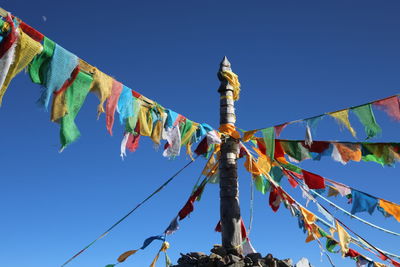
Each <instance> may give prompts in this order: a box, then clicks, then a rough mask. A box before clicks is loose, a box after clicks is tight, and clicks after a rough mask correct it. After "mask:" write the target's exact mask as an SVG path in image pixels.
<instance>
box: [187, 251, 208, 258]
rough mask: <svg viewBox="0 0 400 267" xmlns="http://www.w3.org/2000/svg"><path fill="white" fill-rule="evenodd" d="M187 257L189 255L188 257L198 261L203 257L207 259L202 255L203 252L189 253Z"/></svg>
mask: <svg viewBox="0 0 400 267" xmlns="http://www.w3.org/2000/svg"><path fill="white" fill-rule="evenodd" d="M188 255H189V256H190V257H192V258H196V259H199V258H201V257H204V256H206V257H207V255H206V254H204V253H203V252H190V253H188Z"/></svg>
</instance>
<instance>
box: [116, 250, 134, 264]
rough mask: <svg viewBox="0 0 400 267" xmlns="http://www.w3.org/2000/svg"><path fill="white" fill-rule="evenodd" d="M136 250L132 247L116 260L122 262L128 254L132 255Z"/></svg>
mask: <svg viewBox="0 0 400 267" xmlns="http://www.w3.org/2000/svg"><path fill="white" fill-rule="evenodd" d="M137 251H138V250H137V249H134V250H129V251H127V252H124V253H122V254H121V255H120V256H119V257H118V259H117V261H118V262H124V261H125V260H126V259H127V258H128V257H129V256H132V255H133V254H135V253H136V252H137Z"/></svg>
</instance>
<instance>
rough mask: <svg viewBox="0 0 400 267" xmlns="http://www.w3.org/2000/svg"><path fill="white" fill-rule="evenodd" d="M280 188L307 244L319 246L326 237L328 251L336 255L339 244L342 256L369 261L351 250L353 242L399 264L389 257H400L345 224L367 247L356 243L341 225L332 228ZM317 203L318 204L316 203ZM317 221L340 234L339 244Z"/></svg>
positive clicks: (332, 217)
mask: <svg viewBox="0 0 400 267" xmlns="http://www.w3.org/2000/svg"><path fill="white" fill-rule="evenodd" d="M279 188H280V191H281V192H282V196H283V199H289V198H290V200H291V201H290V202H287V205H285V207H286V208H288V209H289V210H293V209H294V210H295V212H292V214H294V215H295V216H298V218H299V226H300V228H302V229H303V230H304V231H305V232H308V235H307V239H306V242H309V241H312V240H317V241H318V242H319V244H320V241H319V238H321V237H325V238H326V239H327V242H326V249H327V250H328V251H330V252H333V253H336V251H335V250H334V247H335V246H336V245H337V244H339V246H340V247H341V249H340V250H341V251H342V253H343V254H342V255H343V257H345V256H346V257H354V258H353V259H355V260H356V261H358V259H359V258H360V257H362V258H361V259H367V257H365V256H364V255H361V254H360V253H359V252H357V251H355V250H354V249H351V248H350V247H349V244H350V243H351V242H352V243H354V244H356V245H359V246H360V247H362V248H364V249H366V250H368V251H370V252H372V253H374V254H375V255H378V256H379V257H380V258H381V259H383V260H385V261H386V260H388V261H390V262H391V263H392V264H393V262H395V264H398V263H397V262H396V261H394V260H393V259H391V258H389V255H391V256H392V257H400V256H397V255H394V254H391V253H387V252H384V251H382V250H380V249H378V248H376V247H374V246H373V245H371V244H370V243H368V242H366V241H365V240H364V239H362V238H361V237H360V236H358V235H357V234H356V233H354V232H353V231H351V230H350V229H349V228H348V227H347V226H345V225H344V224H343V226H345V227H346V228H347V229H348V230H350V231H351V232H352V233H354V234H356V236H357V237H358V239H359V240H360V241H362V244H365V246H362V245H360V244H359V243H358V242H355V241H357V239H354V238H353V237H351V236H350V235H349V234H348V233H347V231H346V230H344V228H343V227H341V225H339V226H340V227H337V226H336V229H335V226H333V227H332V226H331V225H329V224H327V223H326V222H324V221H323V220H321V219H320V218H318V217H316V215H315V214H313V213H312V212H310V211H308V210H307V209H305V208H303V207H302V206H301V205H300V204H299V203H298V202H296V201H295V200H294V199H293V198H291V197H290V196H289V195H288V194H287V193H286V192H285V191H284V190H283V189H282V188H281V187H280V186H279ZM301 188H302V190H304V188H303V186H302V187H301ZM308 190H309V189H308ZM314 192H315V191H314ZM318 196H320V197H321V195H319V194H318ZM316 203H317V204H318V202H316ZM318 205H319V204H318ZM321 208H322V209H323V210H325V213H327V214H329V216H330V217H331V220H333V221H335V225H337V224H338V223H339V221H338V220H337V219H335V217H334V216H333V215H332V214H331V213H330V212H328V211H327V210H326V209H325V208H324V207H322V206H321ZM296 210H298V212H296ZM318 210H320V208H318ZM300 214H302V219H300V217H299V215H300ZM316 221H319V222H322V223H324V224H325V225H326V226H328V227H330V228H331V234H332V235H333V232H332V231H337V232H338V233H339V242H338V241H336V240H334V239H333V238H332V237H331V236H330V235H328V234H327V233H326V232H325V231H324V230H322V229H321V228H320V227H319V226H318V225H316ZM340 224H342V223H341V222H340ZM321 249H322V247H321ZM375 252H376V253H375ZM371 261H372V260H371Z"/></svg>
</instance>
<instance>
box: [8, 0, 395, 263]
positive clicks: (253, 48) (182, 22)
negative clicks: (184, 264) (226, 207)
mask: <svg viewBox="0 0 400 267" xmlns="http://www.w3.org/2000/svg"><path fill="white" fill-rule="evenodd" d="M1 6H2V7H3V8H5V9H6V10H8V11H11V12H12V13H13V14H15V15H16V16H18V17H20V18H21V19H22V20H24V21H26V22H27V23H28V24H30V25H31V26H33V27H35V28H37V29H38V30H40V31H41V32H42V33H44V34H45V35H46V36H48V37H49V38H50V39H52V40H54V41H56V42H57V43H58V44H60V45H62V46H63V47H65V48H67V49H68V50H70V51H71V52H73V53H75V54H76V55H78V56H79V57H80V58H82V59H84V60H86V61H88V62H90V63H91V64H92V65H95V66H97V67H99V68H100V69H101V70H103V71H104V72H106V73H108V74H109V75H111V76H113V77H115V78H116V79H117V80H119V81H121V82H122V83H124V84H126V85H127V86H129V87H131V88H132V89H135V90H137V91H139V92H140V93H142V94H144V95H145V96H147V97H149V98H151V99H153V100H155V101H157V102H159V103H160V104H161V105H163V106H165V107H168V108H171V109H173V110H175V111H176V112H179V113H181V114H183V115H185V116H187V117H188V118H190V119H192V120H194V121H197V122H207V123H209V124H211V125H212V126H213V127H215V128H217V127H218V122H219V117H218V116H219V106H218V105H219V96H218V93H217V88H218V86H219V82H218V80H217V77H216V73H217V70H218V67H219V62H220V61H221V59H222V58H223V56H225V55H226V56H228V58H229V60H230V61H231V63H232V68H233V71H234V72H236V73H237V74H238V75H239V78H240V81H241V83H242V93H241V98H240V100H239V101H238V102H237V103H236V108H237V126H238V127H240V128H244V129H254V128H262V127H268V126H273V125H277V124H280V123H282V122H285V121H291V120H295V119H301V118H306V117H309V116H313V115H318V114H321V113H324V112H329V111H335V110H338V109H342V108H346V107H350V106H354V105H358V104H362V103H365V102H369V101H372V100H375V99H379V98H383V97H386V96H390V95H393V94H396V93H399V87H400V86H399V85H400V74H399V73H400V49H399V47H400V33H399V30H398V29H399V28H400V17H399V16H398V14H399V12H400V3H399V2H398V1H385V2H378V1H339V0H338V1H329V2H328V1H286V0H283V1H247V2H246V1H196V2H195V1H113V2H110V1H76V0H72V1H62V2H54V1H26V0H25V1H19V0H13V1H5V2H4V1H3V3H2V4H1ZM43 17H45V18H46V20H44V19H43ZM39 93H40V88H39V87H38V86H36V85H34V84H32V83H31V82H30V80H29V77H28V76H27V75H26V74H24V73H22V74H20V75H19V76H18V77H17V78H16V79H15V80H13V82H12V84H11V86H10V88H9V90H8V92H7V93H6V95H5V97H4V101H3V106H2V107H1V110H0V121H1V124H2V127H1V131H0V147H1V149H0V159H1V177H2V178H1V179H0V188H1V189H0V192H1V193H0V209H1V211H2V220H1V223H0V226H1V229H2V230H1V231H0V236H1V239H2V246H0V248H1V249H0V258H1V259H2V260H1V261H2V265H4V266H10V267H25V266H27V267H39V266H40V267H53V266H60V265H61V264H62V263H63V262H64V261H65V260H66V259H68V258H69V257H70V256H72V254H74V253H75V252H77V251H78V250H80V249H81V248H82V247H84V246H85V245H86V244H88V243H89V242H90V241H92V240H93V239H94V238H96V237H97V236H98V235H99V234H101V233H102V232H104V230H105V229H107V228H108V227H109V226H110V225H111V224H113V223H114V222H115V221H117V220H118V219H119V218H120V217H122V216H123V215H124V214H125V213H126V212H127V211H128V210H130V209H131V208H132V207H133V206H135V205H136V203H138V202H139V201H141V200H142V199H143V198H144V197H146V196H147V195H148V194H149V193H150V192H152V191H153V190H154V189H155V188H156V187H158V185H159V184H161V183H162V182H163V181H165V180H166V179H167V178H169V177H170V175H171V174H173V173H174V172H175V171H176V170H177V169H179V168H180V167H181V166H183V165H184V164H186V163H187V162H188V160H189V159H188V157H187V156H186V155H184V154H182V156H180V157H179V158H177V159H175V160H167V159H165V158H163V157H162V153H161V150H159V151H157V150H155V149H153V145H152V143H151V141H150V140H148V139H145V138H143V139H142V140H141V143H140V148H139V150H138V151H137V152H135V153H131V154H129V155H128V157H127V158H126V159H125V160H124V161H122V160H121V159H120V157H119V144H120V141H121V138H122V128H121V127H120V126H118V125H116V126H115V127H114V136H112V137H111V136H109V135H108V133H107V131H106V129H105V119H104V116H102V117H101V118H100V119H99V120H96V106H97V103H98V100H97V99H96V97H95V96H94V95H91V96H90V97H89V98H88V99H87V101H86V103H85V105H84V107H83V108H82V110H81V112H80V113H79V115H78V119H77V122H78V126H79V129H80V131H81V134H82V136H81V138H80V139H79V140H78V142H76V143H74V144H72V145H71V146H69V147H68V148H67V149H66V150H65V151H64V152H63V153H61V154H59V153H58V149H59V146H60V145H59V134H58V131H59V129H58V125H56V124H54V123H51V122H50V120H49V116H50V115H49V114H48V113H46V112H44V111H42V110H40V109H38V108H37V106H36V104H35V101H36V99H37V98H38V96H39ZM376 117H377V120H378V123H379V124H380V125H381V126H382V128H383V134H382V136H381V137H379V138H376V139H375V141H393V142H398V130H399V124H398V123H395V122H393V121H391V119H390V118H389V117H387V116H386V115H385V114H384V113H382V112H376ZM351 120H352V122H353V123H354V126H355V128H356V129H357V130H358V131H359V132H360V133H362V130H361V129H362V128H361V127H360V124H359V123H358V122H357V121H356V120H355V118H354V116H353V117H351ZM303 137H304V127H303V126H301V125H293V126H290V127H288V128H287V129H286V130H285V131H284V132H283V134H282V138H293V139H302V138H303ZM363 137H364V136H363V135H362V134H360V140H362V138H363ZM316 139H319V140H349V141H355V140H354V139H353V138H352V137H351V135H350V134H349V133H348V132H346V131H345V130H344V131H341V130H340V129H339V127H338V125H337V124H336V123H335V122H334V121H333V120H331V119H329V118H327V119H324V120H323V121H322V122H321V123H320V124H319V128H318V135H317V137H316ZM204 164H205V161H204V160H203V159H199V160H197V161H196V162H195V163H194V164H193V165H192V166H191V167H190V168H188V169H186V170H185V171H184V172H183V174H182V175H180V176H179V177H177V178H176V180H174V181H173V182H172V183H171V184H170V185H169V186H168V187H167V188H166V189H165V190H164V191H162V192H161V193H160V194H158V195H157V196H156V197H155V198H154V199H152V200H151V201H150V202H149V203H148V204H146V205H145V206H144V207H142V208H140V209H139V210H138V211H137V212H136V213H134V214H133V215H132V216H131V217H129V219H127V220H126V221H125V222H123V223H122V224H121V225H120V226H118V227H117V228H116V229H115V230H114V231H112V232H111V233H110V234H109V235H108V236H107V237H106V238H104V239H102V240H101V241H99V242H98V243H96V245H94V246H93V247H92V248H90V249H89V250H88V251H87V252H86V253H84V254H82V255H81V256H80V257H78V258H77V259H76V260H74V261H73V262H71V263H70V264H69V266H71V267H74V266H85V267H91V266H105V265H106V264H108V263H113V262H115V259H116V258H117V257H118V255H119V254H120V253H122V252H124V251H126V250H129V249H135V248H138V247H140V246H141V244H142V242H143V240H144V239H145V238H147V237H149V236H151V235H156V234H159V233H161V232H162V231H163V230H164V229H165V227H166V226H168V224H169V222H170V220H171V219H172V218H173V217H174V216H175V215H176V214H177V212H178V211H179V210H180V208H181V207H182V206H183V205H184V204H185V202H186V200H187V198H188V196H189V194H190V192H191V189H192V186H193V184H194V183H195V181H196V179H197V177H198V175H199V172H200V169H201V168H202V167H203V165H204ZM242 164H243V162H239V166H240V171H239V175H240V178H239V179H240V180H239V182H240V186H241V189H240V190H241V191H240V201H241V207H242V215H243V218H244V220H245V222H246V224H248V221H249V201H250V196H249V192H250V187H249V184H250V176H249V175H248V174H247V173H246V172H245V171H243V167H242ZM302 166H304V167H305V168H306V169H307V170H310V171H313V172H316V173H318V174H320V175H323V176H325V177H327V178H331V179H334V180H338V181H341V182H343V183H345V184H348V185H350V186H353V187H355V188H359V189H360V190H363V191H366V192H369V193H372V194H374V195H376V196H378V197H381V198H385V199H387V200H391V201H393V202H397V203H400V197H399V194H398V187H399V181H398V180H397V179H398V177H399V174H398V169H397V168H388V167H385V168H382V167H381V166H380V165H378V164H375V163H349V164H348V165H346V166H343V165H341V164H340V163H338V162H334V161H332V159H330V158H325V159H323V160H322V161H320V162H311V161H307V162H304V163H302ZM283 186H284V187H285V188H288V183H287V182H286V181H285V182H284V183H283ZM291 192H292V191H291ZM293 195H294V196H295V198H296V199H297V200H298V201H300V202H302V203H304V201H303V200H302V198H301V194H299V193H298V192H295V191H293ZM337 202H338V203H340V204H341V205H343V206H344V207H346V208H348V209H350V208H351V207H350V206H348V205H347V204H345V202H344V201H342V200H338V201H337ZM195 205H196V206H195V211H194V213H192V215H191V216H190V218H187V219H185V220H184V221H182V222H181V229H180V230H179V231H178V232H177V233H175V234H174V235H172V236H171V237H170V238H169V241H170V243H171V248H170V249H169V255H170V256H171V258H172V260H173V261H174V262H176V260H177V259H178V257H179V253H180V252H183V253H186V252H190V251H203V252H206V253H207V252H208V251H209V249H210V248H212V245H213V244H216V243H220V236H219V234H217V233H215V232H214V231H213V229H214V227H215V225H216V223H217V222H218V220H219V195H218V186H216V185H209V186H207V188H206V191H205V194H204V196H203V198H202V200H201V201H200V202H197V203H196V204H195ZM335 214H337V216H338V218H341V219H342V220H343V221H345V222H346V223H348V224H349V226H351V227H352V228H354V229H355V230H356V231H357V232H358V233H359V234H360V235H361V236H365V237H366V239H367V240H369V241H371V243H373V244H375V245H376V246H378V247H381V248H382V249H385V250H388V251H391V252H394V253H397V254H400V251H399V246H398V238H399V237H393V236H390V235H387V234H385V233H382V232H380V231H378V230H375V229H372V228H370V227H367V226H364V225H363V224H361V223H359V222H357V221H355V220H351V219H349V218H348V217H346V216H344V215H343V214H342V213H341V212H336V213H335ZM360 216H361V217H363V218H365V219H367V220H370V221H372V222H374V223H376V224H378V225H381V226H384V227H386V228H388V229H391V230H393V231H397V232H400V225H399V223H398V222H397V221H395V220H394V219H384V218H383V217H382V216H381V215H380V214H378V213H376V214H374V215H373V216H370V215H368V214H360ZM250 238H251V240H252V242H253V245H254V247H255V248H256V250H258V251H259V252H260V253H262V254H267V253H272V254H273V255H274V256H275V257H277V258H292V259H293V260H294V261H297V260H299V259H300V258H301V257H307V258H309V259H310V261H311V262H312V263H313V264H314V266H329V264H328V262H327V260H326V258H324V257H323V261H322V262H321V261H320V253H319V249H318V246H317V244H316V243H309V244H306V243H305V242H304V240H305V238H306V237H305V235H304V234H303V233H302V232H301V231H300V229H298V228H297V220H296V219H295V218H292V217H291V216H290V214H289V212H288V211H287V210H286V209H284V208H283V207H281V209H280V210H279V211H278V212H277V213H276V214H275V213H273V212H272V211H271V209H270V208H269V206H268V196H263V195H261V194H259V193H256V195H255V207H254V225H253V230H252V232H251V234H250ZM159 246H160V244H159V243H156V242H155V243H153V244H152V245H151V246H149V247H148V248H147V249H146V250H145V251H141V252H140V253H138V254H137V255H135V256H132V258H130V259H129V260H128V261H127V262H126V263H125V265H126V266H148V265H150V263H151V261H152V259H153V257H154V256H155V254H156V252H157V250H158V249H159ZM357 250H359V251H360V252H362V253H365V255H367V256H369V255H370V254H368V253H367V252H365V251H361V249H357ZM332 257H333V260H334V262H335V263H336V265H337V266H354V265H355V263H354V262H353V261H352V260H350V259H342V258H341V257H340V255H333V256H332ZM121 266H122V265H121ZM158 266H163V263H162V262H159V264H158Z"/></svg>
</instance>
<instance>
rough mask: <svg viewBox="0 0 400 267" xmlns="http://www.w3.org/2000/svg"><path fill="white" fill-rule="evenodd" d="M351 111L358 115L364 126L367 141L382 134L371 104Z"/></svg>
mask: <svg viewBox="0 0 400 267" xmlns="http://www.w3.org/2000/svg"><path fill="white" fill-rule="evenodd" d="M351 110H352V111H353V112H354V113H355V114H356V115H357V117H358V119H359V120H360V122H361V123H362V125H364V128H365V133H366V134H367V139H369V138H372V137H375V136H376V135H378V134H380V133H381V132H382V129H381V127H380V126H379V125H378V124H377V123H376V120H375V116H374V113H373V111H372V108H371V104H367V105H363V106H359V107H356V108H352V109H351Z"/></svg>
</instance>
